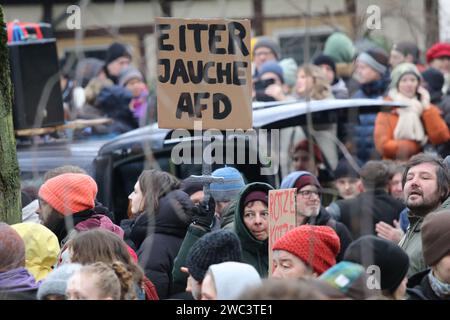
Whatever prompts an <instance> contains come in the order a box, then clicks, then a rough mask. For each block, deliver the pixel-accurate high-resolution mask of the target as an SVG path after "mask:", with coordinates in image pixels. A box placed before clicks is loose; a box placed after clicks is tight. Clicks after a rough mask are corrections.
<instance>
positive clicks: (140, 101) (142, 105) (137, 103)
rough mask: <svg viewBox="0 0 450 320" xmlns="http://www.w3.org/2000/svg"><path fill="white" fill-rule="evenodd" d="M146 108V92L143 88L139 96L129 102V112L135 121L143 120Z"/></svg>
mask: <svg viewBox="0 0 450 320" xmlns="http://www.w3.org/2000/svg"><path fill="white" fill-rule="evenodd" d="M147 107H148V90H147V88H145V87H144V88H143V89H142V91H141V94H140V95H139V96H138V97H136V98H133V99H132V100H131V110H132V111H133V115H134V117H135V118H136V119H143V118H144V117H145V114H146V112H147Z"/></svg>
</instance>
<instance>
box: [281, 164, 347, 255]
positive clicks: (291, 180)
mask: <svg viewBox="0 0 450 320" xmlns="http://www.w3.org/2000/svg"><path fill="white" fill-rule="evenodd" d="M303 175H311V173H309V172H307V171H295V172H292V173H291V174H289V175H288V176H286V177H285V178H284V179H283V181H282V182H281V186H280V189H288V188H295V182H296V181H297V179H299V178H300V177H301V176H303ZM306 224H310V225H314V226H328V227H331V228H332V229H333V230H334V231H336V233H337V235H338V237H339V240H340V243H341V248H340V250H339V253H338V255H337V256H336V261H337V262H339V261H341V260H342V258H343V256H344V252H345V250H346V249H347V247H348V246H349V244H350V243H351V242H352V241H353V239H352V236H351V234H350V232H349V231H348V229H347V227H346V226H345V225H344V224H342V223H340V222H337V221H336V220H334V219H333V218H332V217H331V215H330V213H329V212H328V211H327V210H325V208H324V207H322V206H321V207H320V211H319V214H318V215H317V217H310V218H309V219H308V220H307V222H306Z"/></svg>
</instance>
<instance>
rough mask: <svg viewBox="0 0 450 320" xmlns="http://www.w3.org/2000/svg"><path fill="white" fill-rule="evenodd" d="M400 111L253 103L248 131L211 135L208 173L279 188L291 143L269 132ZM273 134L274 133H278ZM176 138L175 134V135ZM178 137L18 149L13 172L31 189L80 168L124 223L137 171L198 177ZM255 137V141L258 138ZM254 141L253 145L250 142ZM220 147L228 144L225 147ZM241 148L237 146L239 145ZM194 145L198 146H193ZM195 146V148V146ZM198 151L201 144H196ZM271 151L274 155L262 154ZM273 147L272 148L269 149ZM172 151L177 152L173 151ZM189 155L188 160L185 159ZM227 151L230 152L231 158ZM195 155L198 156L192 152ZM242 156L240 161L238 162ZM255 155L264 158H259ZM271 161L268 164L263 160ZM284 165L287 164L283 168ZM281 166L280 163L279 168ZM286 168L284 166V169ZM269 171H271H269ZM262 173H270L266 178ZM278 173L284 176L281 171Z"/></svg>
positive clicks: (144, 135)
mask: <svg viewBox="0 0 450 320" xmlns="http://www.w3.org/2000/svg"><path fill="white" fill-rule="evenodd" d="M393 105H396V106H400V104H395V103H392V102H389V103H388V102H384V101H381V100H369V99H351V100H327V101H311V102H310V103H305V102H295V101H293V102H287V103H255V104H254V106H253V127H254V130H252V131H246V132H243V133H239V132H228V131H227V132H216V134H215V135H214V138H215V139H216V140H214V142H215V143H216V146H217V148H216V150H215V152H214V153H213V156H216V157H218V158H222V157H220V154H221V152H220V149H221V150H222V154H223V155H224V157H223V163H217V164H216V163H214V164H213V165H212V170H214V169H215V168H217V167H221V166H223V165H224V164H228V165H231V166H234V167H236V168H237V169H238V170H240V171H241V172H242V173H243V175H244V177H245V179H246V180H247V181H248V182H253V181H262V182H267V183H270V184H272V185H273V186H276V187H277V186H279V184H280V181H281V179H282V177H283V176H284V175H285V174H286V173H287V172H284V171H285V170H286V168H283V166H284V165H286V163H287V162H289V161H290V159H289V158H287V159H286V158H285V159H284V161H283V159H282V160H281V161H279V162H278V163H277V162H276V158H277V157H276V156H277V155H279V154H277V153H278V151H279V150H280V148H281V149H283V150H288V148H286V144H291V143H292V141H285V140H283V141H280V146H279V147H278V146H275V145H274V144H273V143H272V140H271V139H272V138H274V137H275V135H274V133H275V131H273V130H272V129H282V130H292V129H293V128H294V129H295V128H298V127H300V126H305V125H306V123H307V116H306V115H307V113H308V111H309V112H311V113H310V114H311V119H312V122H313V123H314V124H321V123H323V124H329V123H345V122H348V121H349V118H352V119H353V118H355V117H354V114H355V111H356V112H359V113H365V112H377V111H379V110H380V109H381V108H389V107H390V106H393ZM264 130H267V148H261V146H262V144H261V138H264V137H265V136H264V135H262V134H263V133H264ZM278 132H279V131H278ZM176 133H178V132H176ZM182 133H184V137H180V136H173V134H174V131H173V130H169V129H159V128H158V127H157V125H156V124H153V125H149V126H146V127H143V128H139V129H136V130H133V131H130V132H128V133H125V134H122V135H120V136H117V137H115V138H114V139H112V140H111V139H109V138H108V137H106V138H105V137H103V138H99V139H92V138H91V139H89V140H86V141H76V142H73V143H71V144H44V145H42V146H39V147H36V148H35V150H34V151H33V148H32V147H25V148H23V147H21V148H18V158H19V166H20V169H21V177H22V180H23V181H24V182H26V180H29V179H32V181H33V182H34V183H36V182H37V181H39V177H41V176H42V175H43V173H45V171H47V170H49V169H51V168H54V167H57V166H60V165H64V164H73V165H78V166H81V167H83V168H85V169H86V170H87V171H88V172H89V173H90V174H91V175H92V176H93V177H94V178H95V180H96V181H97V183H98V186H99V193H98V200H99V201H100V202H102V203H103V204H104V205H106V206H107V207H109V208H110V209H111V210H112V211H114V213H115V215H116V219H117V220H120V219H122V218H124V217H126V214H127V208H128V195H129V193H130V192H131V191H132V189H133V186H134V184H135V183H136V180H137V178H138V176H139V174H140V173H141V172H142V170H143V169H149V168H159V169H161V170H164V171H167V172H170V173H172V174H174V175H175V176H177V177H179V178H180V179H183V178H186V177H188V176H190V175H192V174H201V172H202V165H201V154H200V155H199V154H198V152H197V154H196V149H195V148H196V146H197V147H198V145H196V143H195V141H198V139H201V138H199V137H198V136H196V135H195V133H194V132H192V131H187V130H184V132H182ZM259 135H261V136H259ZM255 139H256V140H255ZM222 141H227V142H231V141H233V142H234V145H232V147H231V149H230V148H229V149H227V145H228V147H230V144H229V143H227V144H223V143H221V142H222ZM238 142H239V143H241V144H240V145H239V143H238ZM180 143H183V144H182V145H180ZM197 143H198V142H197ZM200 143H201V142H200ZM181 146H185V148H184V151H183V152H180V153H176V154H177V155H182V156H183V157H184V158H185V159H190V163H189V164H186V163H179V162H178V161H176V159H174V158H173V157H172V152H173V151H175V150H178V149H180V147H181ZM200 146H201V144H200ZM272 147H274V150H273V152H274V153H272V154H271V153H270V152H269V153H267V152H266V150H270V148H272ZM275 147H277V148H275ZM174 148H178V149H175V150H174ZM188 150H191V152H190V153H191V154H190V155H189V154H185V153H184V152H187V151H188ZM231 150H233V152H231ZM197 151H198V150H197ZM243 151H245V153H244V158H242V155H243V153H242V152H243ZM261 155H267V156H268V157H264V156H261ZM269 159H271V160H269ZM286 161H287V162H286ZM274 162H275V163H274ZM283 162H284V163H283ZM288 164H289V163H288ZM269 168H273V169H272V170H269ZM262 169H266V170H268V171H271V172H270V173H269V174H267V173H264V172H262ZM283 169H284V170H283Z"/></svg>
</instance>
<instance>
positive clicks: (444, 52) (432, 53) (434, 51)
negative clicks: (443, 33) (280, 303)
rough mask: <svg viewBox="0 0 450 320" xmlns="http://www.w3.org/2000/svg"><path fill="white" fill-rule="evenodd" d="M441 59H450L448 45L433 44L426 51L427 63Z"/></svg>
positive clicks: (441, 43)
mask: <svg viewBox="0 0 450 320" xmlns="http://www.w3.org/2000/svg"><path fill="white" fill-rule="evenodd" d="M442 57H450V43H445V42H438V43H435V44H434V45H433V46H432V47H431V48H430V49H428V51H427V63H430V62H431V61H432V60H434V59H437V58H442Z"/></svg>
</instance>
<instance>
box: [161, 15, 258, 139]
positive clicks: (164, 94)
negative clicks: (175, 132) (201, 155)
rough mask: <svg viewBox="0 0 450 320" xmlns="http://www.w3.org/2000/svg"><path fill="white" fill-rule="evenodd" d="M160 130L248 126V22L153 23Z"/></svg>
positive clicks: (174, 21)
mask: <svg viewBox="0 0 450 320" xmlns="http://www.w3.org/2000/svg"><path fill="white" fill-rule="evenodd" d="M156 32H157V42H158V44H157V46H158V68H157V70H158V87H157V104H158V125H159V127H160V128H169V129H176V128H184V129H193V128H194V121H202V128H203V129H244V130H247V129H250V128H252V106H251V95H252V92H251V90H252V89H251V87H252V80H251V62H250V50H251V49H250V36H251V34H250V32H251V31H250V21H249V20H226V19H176V18H157V19H156Z"/></svg>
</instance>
